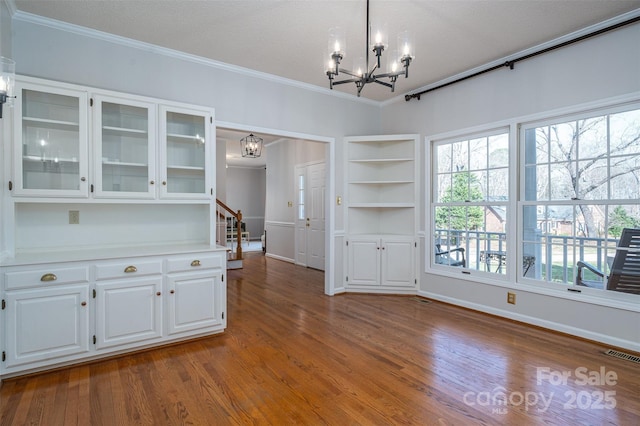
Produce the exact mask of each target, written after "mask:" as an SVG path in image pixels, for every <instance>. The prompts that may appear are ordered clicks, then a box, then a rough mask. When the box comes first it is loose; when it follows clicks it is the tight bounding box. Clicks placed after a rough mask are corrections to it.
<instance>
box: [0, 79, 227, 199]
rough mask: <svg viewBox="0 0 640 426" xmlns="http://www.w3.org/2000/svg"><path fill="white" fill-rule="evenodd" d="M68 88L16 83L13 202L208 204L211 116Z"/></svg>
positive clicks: (185, 108)
mask: <svg viewBox="0 0 640 426" xmlns="http://www.w3.org/2000/svg"><path fill="white" fill-rule="evenodd" d="M72 87H73V86H70V85H62V84H58V85H56V83H50V82H42V81H40V80H36V79H29V78H25V77H20V78H17V79H16V92H17V93H18V96H17V98H16V105H15V106H16V107H15V108H14V128H15V130H16V131H15V144H14V146H15V147H16V149H15V150H14V163H13V164H14V166H13V169H14V173H13V178H12V180H11V182H12V185H11V186H12V189H11V192H12V194H13V195H15V196H26V197H29V196H32V197H67V198H69V197H71V198H74V197H79V198H87V197H89V196H91V197H94V198H130V199H134V200H144V199H154V198H159V199H174V200H180V199H182V200H196V199H200V200H210V199H211V198H212V196H213V192H214V191H213V187H214V185H213V176H214V174H213V173H212V171H211V170H212V167H213V166H214V162H213V161H212V158H213V152H214V151H215V150H213V149H212V148H213V146H212V145H213V140H214V134H213V132H212V130H211V129H212V124H213V111H212V110H211V109H208V108H201V107H195V106H193V107H192V106H189V105H182V104H173V103H169V102H166V101H162V100H156V99H150V98H144V97H139V96H134V95H126V94H115V93H112V92H104V91H100V90H98V89H90V88H84V90H83V89H82V88H72ZM158 187H159V189H158Z"/></svg>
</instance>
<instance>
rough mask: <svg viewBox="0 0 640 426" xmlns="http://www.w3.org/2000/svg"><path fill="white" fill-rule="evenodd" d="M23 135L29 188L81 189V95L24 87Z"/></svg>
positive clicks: (24, 169) (25, 183)
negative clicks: (74, 95) (58, 93)
mask: <svg viewBox="0 0 640 426" xmlns="http://www.w3.org/2000/svg"><path fill="white" fill-rule="evenodd" d="M22 135H23V139H22V178H23V187H24V188H25V189H69V190H77V189H79V187H80V169H79V160H80V158H79V157H80V101H79V99H78V98H76V97H73V96H64V95H57V94H52V93H44V92H38V91H35V90H27V89H23V90H22Z"/></svg>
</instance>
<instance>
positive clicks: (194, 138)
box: [167, 133, 204, 144]
mask: <svg viewBox="0 0 640 426" xmlns="http://www.w3.org/2000/svg"><path fill="white" fill-rule="evenodd" d="M167 138H171V139H176V141H175V142H200V143H203V144H204V136H201V135H181V134H177V133H167Z"/></svg>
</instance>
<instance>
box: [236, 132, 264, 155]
mask: <svg viewBox="0 0 640 426" xmlns="http://www.w3.org/2000/svg"><path fill="white" fill-rule="evenodd" d="M240 153H241V154H242V156H243V157H248V158H258V157H260V155H262V138H258V137H256V136H253V133H251V134H250V135H249V136H245V137H244V138H242V139H240Z"/></svg>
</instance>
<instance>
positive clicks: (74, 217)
mask: <svg viewBox="0 0 640 426" xmlns="http://www.w3.org/2000/svg"><path fill="white" fill-rule="evenodd" d="M79 223H80V211H78V210H69V225H78V224H79Z"/></svg>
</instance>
